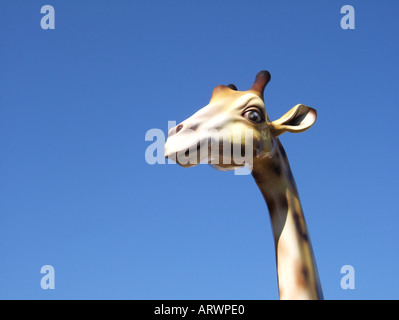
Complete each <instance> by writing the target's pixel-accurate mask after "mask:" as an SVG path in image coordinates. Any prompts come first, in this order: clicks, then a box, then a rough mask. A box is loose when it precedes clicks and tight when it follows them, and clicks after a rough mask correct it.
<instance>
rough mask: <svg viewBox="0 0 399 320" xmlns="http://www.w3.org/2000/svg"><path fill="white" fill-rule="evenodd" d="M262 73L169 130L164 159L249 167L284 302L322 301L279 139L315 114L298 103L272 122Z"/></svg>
mask: <svg viewBox="0 0 399 320" xmlns="http://www.w3.org/2000/svg"><path fill="white" fill-rule="evenodd" d="M270 79H271V76H270V73H269V72H268V71H260V72H259V73H258V74H257V75H256V78H255V81H254V83H253V84H252V86H251V87H250V89H249V90H247V91H238V90H237V88H236V86H235V85H233V84H230V85H228V86H224V85H220V86H217V87H216V88H215V89H214V90H213V93H212V96H211V99H210V101H209V103H208V105H206V106H205V107H203V108H202V109H200V110H199V111H197V112H196V113H194V114H193V115H192V116H191V117H189V118H188V119H186V120H184V121H183V122H181V123H180V124H178V125H177V126H175V127H174V128H172V129H171V130H170V131H169V134H168V138H167V141H166V143H165V156H166V157H167V158H169V159H172V160H174V161H176V162H177V163H178V164H179V165H181V166H183V167H192V166H195V165H197V164H199V163H203V162H207V163H209V164H211V165H212V166H213V167H216V168H217V169H219V170H232V169H237V168H239V167H242V166H244V165H248V166H249V167H250V170H251V171H252V176H253V177H254V179H255V182H256V183H257V185H258V187H259V189H260V191H261V193H262V195H263V197H264V199H265V201H266V203H267V206H268V208H269V213H270V218H271V224H272V230H273V236H274V241H275V249H276V263H277V275H278V286H279V292H280V299H322V298H323V294H322V290H321V285H320V280H319V277H318V272H317V268H316V263H315V259H314V254H313V250H312V246H311V243H310V237H309V235H308V231H307V227H306V223H305V218H304V215H303V211H302V207H301V204H300V201H299V195H298V191H297V188H296V184H295V181H294V178H293V175H292V172H291V169H290V166H289V162H288V159H287V156H286V153H285V151H284V148H283V147H282V145H281V142H280V140H279V138H278V137H279V136H280V135H281V134H283V133H284V132H293V133H298V132H303V131H305V130H307V129H309V128H310V127H311V126H312V125H313V124H314V123H315V121H316V118H317V113H316V110H315V109H313V108H311V107H308V106H305V105H303V104H297V105H296V106H294V107H293V108H292V109H291V110H289V111H288V112H287V113H286V114H284V115H283V116H282V117H281V118H279V119H277V120H275V121H270V119H269V117H268V115H267V112H266V108H265V102H264V89H265V87H266V85H267V84H268V83H269V81H270Z"/></svg>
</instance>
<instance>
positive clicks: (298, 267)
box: [252, 139, 323, 300]
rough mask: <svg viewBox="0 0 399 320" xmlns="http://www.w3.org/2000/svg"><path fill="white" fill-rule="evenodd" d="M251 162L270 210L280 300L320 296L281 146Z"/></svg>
mask: <svg viewBox="0 0 399 320" xmlns="http://www.w3.org/2000/svg"><path fill="white" fill-rule="evenodd" d="M275 146H276V148H275V150H274V152H273V156H272V158H269V159H257V160H256V161H254V167H253V171H252V175H253V177H254V179H255V181H256V183H257V185H258V187H259V189H260V191H261V192H262V195H263V197H264V199H265V201H266V203H267V206H268V208H269V213H270V219H271V224H272V229H273V237H274V243H275V249H276V263H277V278H278V286H279V293H280V299H284V300H285V299H290V300H291V299H323V294H322V290H321V285H320V280H319V276H318V272H317V268H316V263H315V259H314V255H313V250H312V246H311V242H310V238H309V233H308V230H307V227H306V222H305V218H304V215H303V211H302V207H301V203H300V201H299V195H298V191H297V188H296V184H295V181H294V178H293V176H292V172H291V169H290V166H289V163H288V159H287V157H286V154H285V151H284V148H283V147H282V145H281V143H280V141H279V140H278V139H276V141H275Z"/></svg>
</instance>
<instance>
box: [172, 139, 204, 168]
mask: <svg viewBox="0 0 399 320" xmlns="http://www.w3.org/2000/svg"><path fill="white" fill-rule="evenodd" d="M210 150H211V139H210V138H205V139H202V140H201V141H200V142H198V143H197V144H196V145H194V146H191V147H188V148H185V149H183V150H181V151H175V152H166V153H165V157H166V158H167V159H170V160H173V161H175V162H176V163H177V164H179V165H181V166H182V167H194V166H196V165H198V164H200V163H201V161H202V160H204V159H205V158H207V157H209V155H210Z"/></svg>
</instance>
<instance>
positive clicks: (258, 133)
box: [165, 71, 317, 170]
mask: <svg viewBox="0 0 399 320" xmlns="http://www.w3.org/2000/svg"><path fill="white" fill-rule="evenodd" d="M269 81H270V73H269V72H268V71H260V72H259V73H258V74H257V75H256V78H255V81H254V83H253V85H252V87H251V88H250V89H249V90H247V91H238V90H237V88H236V87H235V86H234V85H233V84H230V85H228V86H224V85H220V86H217V87H216V88H215V89H214V90H213V93H212V96H211V99H210V101H209V104H208V105H206V106H205V107H203V108H202V109H200V110H199V111H198V112H196V113H195V114H193V115H192V116H191V117H190V118H188V119H186V120H184V121H183V122H181V123H180V124H179V125H177V126H176V127H174V128H172V129H171V130H170V131H169V134H168V139H167V141H166V144H165V156H166V157H167V158H170V159H172V160H174V161H176V162H177V163H178V164H180V165H181V166H183V167H191V166H195V165H197V164H199V163H200V162H204V161H206V162H207V163H209V164H211V165H213V166H214V167H216V168H217V169H220V170H230V169H235V168H237V167H240V166H243V165H244V163H246V164H252V163H253V160H254V158H264V157H268V156H270V155H271V154H272V153H273V149H274V148H275V145H276V143H275V140H276V138H277V137H278V136H279V135H281V134H282V133H284V132H303V131H305V130H307V129H308V128H310V127H311V126H312V125H313V123H314V122H315V120H316V116H317V114H316V110H314V109H312V108H310V107H307V106H304V105H302V104H298V105H296V106H295V107H293V108H292V109H291V110H290V111H288V112H287V113H286V114H284V115H283V116H282V117H281V118H280V119H278V120H275V121H270V120H269V117H268V116H267V113H266V108H265V103H264V97H263V93H264V89H265V87H266V85H267V84H268V82H269Z"/></svg>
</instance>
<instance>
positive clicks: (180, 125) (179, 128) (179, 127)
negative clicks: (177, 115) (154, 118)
mask: <svg viewBox="0 0 399 320" xmlns="http://www.w3.org/2000/svg"><path fill="white" fill-rule="evenodd" d="M181 129H183V125H182V124H179V125H178V126H177V127H176V133H179V131H180V130H181Z"/></svg>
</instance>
